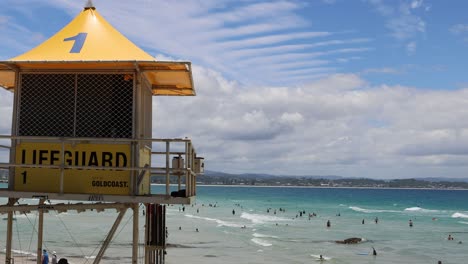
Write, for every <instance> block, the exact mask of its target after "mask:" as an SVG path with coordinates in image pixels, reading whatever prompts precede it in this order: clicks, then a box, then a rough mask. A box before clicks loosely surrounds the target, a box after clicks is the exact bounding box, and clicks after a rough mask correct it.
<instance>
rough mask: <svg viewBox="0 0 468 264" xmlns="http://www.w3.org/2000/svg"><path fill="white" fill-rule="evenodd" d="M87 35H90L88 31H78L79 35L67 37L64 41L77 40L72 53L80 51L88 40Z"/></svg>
mask: <svg viewBox="0 0 468 264" xmlns="http://www.w3.org/2000/svg"><path fill="white" fill-rule="evenodd" d="M87 36H88V33H78V34H77V35H75V36H73V37H69V38H66V39H64V40H63V41H71V40H73V41H75V43H74V44H73V47H72V48H71V50H70V53H80V52H81V49H82V48H83V45H84V43H85V41H86V37H87Z"/></svg>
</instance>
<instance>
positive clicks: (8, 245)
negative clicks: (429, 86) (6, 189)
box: [5, 198, 18, 264]
mask: <svg viewBox="0 0 468 264" xmlns="http://www.w3.org/2000/svg"><path fill="white" fill-rule="evenodd" d="M16 201H18V199H16V198H9V199H8V206H13V205H14V204H15V203H16ZM12 242H13V212H8V224H7V239H6V254H5V263H7V264H10V263H13V261H12V260H13V259H12V256H11V248H12Z"/></svg>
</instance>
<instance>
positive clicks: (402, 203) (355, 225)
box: [0, 186, 468, 264]
mask: <svg viewBox="0 0 468 264" xmlns="http://www.w3.org/2000/svg"><path fill="white" fill-rule="evenodd" d="M152 188H153V189H154V191H156V190H159V189H160V188H163V187H162V186H152ZM1 201H2V203H4V202H5V201H6V199H4V198H2V200H1ZM467 201H468V191H467V190H414V189H412V190H408V189H357V188H356V189H354V188H343V189H340V188H295V187H230V186H229V187H228V186H199V187H198V188H197V199H196V203H195V204H193V205H185V206H183V205H172V206H168V207H167V227H168V243H169V245H168V248H167V255H166V263H173V264H175V263H188V262H190V263H204V264H209V263H213V264H214V263H216V264H219V263H222V264H231V263H232V264H234V263H235V264H238V263H269V264H275V263H278V264H279V263H320V262H321V261H320V260H319V256H320V255H322V256H323V258H324V260H323V261H322V262H323V263H382V264H383V263H389V264H390V263H418V264H425V263H437V262H438V261H439V260H440V261H442V263H443V264H447V263H453V264H455V263H457V264H462V263H468V260H467V257H468V254H467V252H468V203H467ZM31 202H35V203H37V201H31V200H22V201H21V203H31ZM141 209H142V210H143V207H141ZM142 210H141V211H140V213H141V214H142V213H143V212H142ZM301 212H302V216H301ZM304 212H305V213H304ZM131 214H132V213H131V211H128V213H127V215H126V216H125V218H124V220H123V221H122V223H121V226H120V228H119V230H118V231H117V234H116V237H115V238H114V240H113V242H112V244H111V247H110V248H109V249H108V251H107V253H106V257H105V258H104V260H103V261H102V262H101V263H131V244H132V216H131ZM116 216H117V213H116V212H115V210H106V211H104V212H100V213H97V212H89V211H88V212H82V213H77V212H76V211H69V212H66V213H60V214H59V213H57V212H55V211H49V213H48V214H45V217H44V218H45V226H44V247H45V248H46V249H48V250H49V251H56V252H57V254H58V256H59V257H67V258H69V259H72V260H74V261H73V262H71V263H92V261H93V256H95V255H96V254H97V252H98V251H99V246H100V243H101V242H102V241H103V240H104V239H105V236H106V234H107V232H108V230H109V229H110V228H111V226H112V223H113V221H114V220H115V218H116ZM4 217H6V215H3V216H2V218H4ZM15 217H16V221H14V235H13V240H14V249H15V252H16V254H22V255H24V256H27V257H29V258H30V259H33V258H34V253H35V250H36V244H35V242H36V240H37V233H36V232H35V231H34V230H35V229H36V226H37V215H36V213H35V212H31V213H29V214H27V215H16V216H15ZM376 218H378V222H377V223H375V219H376ZM140 220H141V223H140V224H141V226H142V227H141V230H140V231H141V234H140V238H141V243H142V242H143V237H144V235H143V224H144V223H143V222H144V221H143V218H140ZM409 220H411V221H412V222H413V226H412V227H410V226H409ZM327 221H330V227H329V228H327V226H326V223H327ZM6 222H7V221H5V220H2V221H1V222H0V248H1V249H2V250H3V252H4V245H5V238H6ZM197 229H198V232H197ZM449 235H451V236H452V237H453V238H454V239H453V240H448V239H447V238H448V236H449ZM352 237H356V238H362V242H361V243H359V244H338V243H336V242H335V241H337V240H344V239H347V238H352ZM372 248H375V250H376V252H377V256H373V255H372ZM140 254H141V255H142V254H143V250H142V248H141V249H140ZM2 261H3V260H2ZM15 263H21V262H15ZM140 263H143V259H142V258H140Z"/></svg>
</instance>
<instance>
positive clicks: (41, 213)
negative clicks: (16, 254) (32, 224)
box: [36, 199, 45, 264]
mask: <svg viewBox="0 0 468 264" xmlns="http://www.w3.org/2000/svg"><path fill="white" fill-rule="evenodd" d="M44 202H45V199H41V200H39V205H42V204H44ZM38 213H39V223H38V226H37V252H36V254H37V259H36V263H37V264H41V263H42V237H43V232H44V210H43V209H39V210H38Z"/></svg>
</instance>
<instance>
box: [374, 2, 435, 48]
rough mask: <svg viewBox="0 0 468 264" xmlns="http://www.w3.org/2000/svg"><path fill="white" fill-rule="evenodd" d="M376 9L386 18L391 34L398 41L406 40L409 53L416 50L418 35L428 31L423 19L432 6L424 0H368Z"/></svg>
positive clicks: (386, 25) (386, 24)
mask: <svg viewBox="0 0 468 264" xmlns="http://www.w3.org/2000/svg"><path fill="white" fill-rule="evenodd" d="M366 1H367V2H368V3H370V4H371V5H372V6H373V7H374V8H375V10H376V11H377V12H378V13H379V14H380V15H382V16H383V17H384V18H385V20H386V21H385V27H386V28H387V29H388V30H389V31H390V35H391V36H392V37H393V38H395V39H397V40H398V41H402V42H406V44H405V46H406V50H407V52H408V53H409V54H412V53H414V52H415V51H416V46H417V45H416V40H415V39H417V37H418V36H419V35H421V34H424V33H425V32H426V21H425V20H424V19H423V17H422V16H423V15H424V13H427V12H428V11H429V10H430V8H431V6H430V5H429V4H427V3H425V2H424V0H412V1H401V2H399V4H397V5H391V4H395V2H392V1H390V2H384V1H383V0H366Z"/></svg>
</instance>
